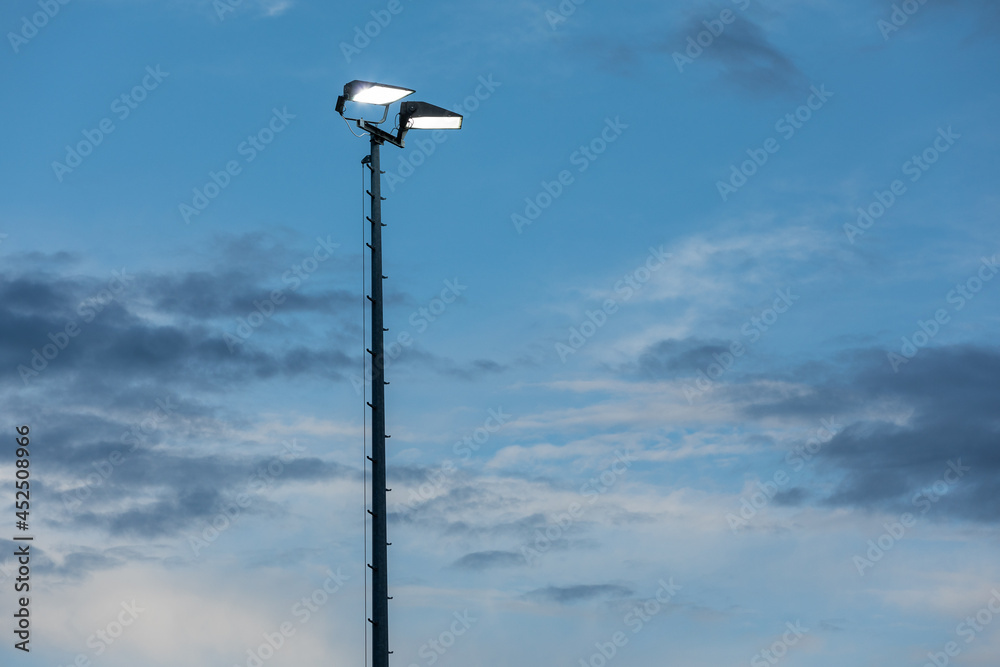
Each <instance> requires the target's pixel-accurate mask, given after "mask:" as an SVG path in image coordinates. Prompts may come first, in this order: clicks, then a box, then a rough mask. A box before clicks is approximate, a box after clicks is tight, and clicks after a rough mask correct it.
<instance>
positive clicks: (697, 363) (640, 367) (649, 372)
mask: <svg viewBox="0 0 1000 667" xmlns="http://www.w3.org/2000/svg"><path fill="white" fill-rule="evenodd" d="M728 350H729V343H726V342H723V341H707V340H700V339H696V338H687V339H684V340H680V339H676V338H670V339H666V340H662V341H660V342H658V343H654V344H652V345H650V346H649V347H647V348H646V349H645V350H643V351H642V353H640V355H639V358H638V359H637V360H636V362H635V364H634V365H632V366H630V367H628V368H626V369H624V370H626V371H628V372H632V373H638V374H641V375H643V376H645V377H650V378H653V379H672V378H676V377H687V376H692V375H695V374H697V373H698V371H700V370H704V369H705V368H706V367H707V366H708V365H709V364H711V363H712V362H713V361H714V360H715V359H714V357H713V356H712V355H715V354H722V353H724V352H727V351H728Z"/></svg>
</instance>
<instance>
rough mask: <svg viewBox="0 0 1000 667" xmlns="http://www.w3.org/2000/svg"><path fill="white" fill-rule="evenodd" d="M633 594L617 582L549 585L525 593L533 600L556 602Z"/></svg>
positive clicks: (585, 600) (569, 602)
mask: <svg viewBox="0 0 1000 667" xmlns="http://www.w3.org/2000/svg"><path fill="white" fill-rule="evenodd" d="M631 594H632V590H631V589H629V588H626V587H624V586H619V585H616V584H591V585H582V584H581V585H577V586H547V587H545V588H537V589H535V590H533V591H529V592H527V593H525V595H524V597H525V598H526V599H528V600H531V601H533V602H555V603H556V604H575V603H577V602H587V601H589V600H594V599H615V598H623V597H627V596H629V595H631Z"/></svg>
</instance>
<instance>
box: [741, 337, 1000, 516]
mask: <svg viewBox="0 0 1000 667" xmlns="http://www.w3.org/2000/svg"><path fill="white" fill-rule="evenodd" d="M841 361H842V362H843V363H844V364H845V365H846V368H841V369H840V370H836V369H834V368H832V367H831V368H829V369H828V370H829V372H830V374H829V375H827V376H825V377H816V376H812V377H808V378H803V377H800V378H796V379H797V380H798V381H799V382H808V384H810V385H811V390H810V391H808V392H805V393H802V394H796V395H791V396H789V395H781V396H779V395H772V396H768V395H767V394H766V393H765V392H763V391H758V392H757V393H756V395H755V402H754V403H753V404H752V405H751V406H750V407H748V408H747V414H748V416H749V417H752V418H762V417H774V416H780V417H793V418H796V419H800V420H816V422H817V423H818V422H819V420H820V419H821V418H823V417H830V416H837V415H841V416H843V415H849V414H869V415H870V414H874V415H878V414H879V413H884V414H885V415H886V416H885V417H884V418H879V417H877V416H874V417H866V418H865V419H863V420H860V421H855V422H854V423H850V424H846V425H844V427H843V429H842V430H840V431H839V432H838V433H837V434H836V435H835V436H834V437H833V439H831V440H830V441H829V442H827V443H826V444H824V445H823V446H822V448H821V449H820V451H819V452H818V454H817V457H816V461H817V463H816V471H817V472H818V473H819V474H821V475H825V476H827V477H828V478H829V479H830V480H832V481H833V482H834V489H833V490H832V492H830V493H827V494H825V495H823V496H815V495H807V494H806V493H805V492H800V491H798V490H794V489H793V490H791V491H790V492H788V493H787V494H786V495H785V497H784V498H783V500H784V501H785V502H786V503H789V504H801V503H804V502H810V501H811V502H815V503H820V504H826V505H833V506H849V507H856V508H861V509H881V510H890V511H899V512H903V511H909V512H911V513H921V514H922V513H924V512H926V513H927V514H928V516H934V517H939V518H942V519H944V518H949V517H952V518H960V519H968V520H974V521H984V522H996V521H1000V382H998V381H997V378H998V377H1000V349H997V348H982V347H973V346H951V347H941V348H929V349H923V350H920V352H919V354H918V355H917V356H915V357H914V358H913V359H912V360H911V361H910V362H909V363H908V364H905V365H903V366H901V367H900V369H899V372H898V373H896V372H893V370H892V368H891V367H890V365H889V363H888V361H887V358H886V353H885V352H884V351H879V350H875V351H873V350H865V351H859V352H855V353H853V354H852V355H845V357H844V359H842V360H841ZM812 371H813V372H814V373H815V371H816V369H815V367H814V368H813V369H812ZM790 379H792V378H790ZM747 391H749V390H747ZM903 415H905V416H906V419H905V421H903V422H902V423H900V422H899V420H898V418H899V417H900V416H903ZM841 419H843V417H841ZM958 466H961V468H962V470H961V474H959V472H958ZM966 467H967V468H968V470H967V471H965V470H964V468H966ZM949 471H951V472H949ZM935 484H936V485H937V486H936V487H935ZM942 491H944V492H943V493H942Z"/></svg>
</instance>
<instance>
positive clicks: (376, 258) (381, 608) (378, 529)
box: [369, 133, 389, 667]
mask: <svg viewBox="0 0 1000 667" xmlns="http://www.w3.org/2000/svg"><path fill="white" fill-rule="evenodd" d="M371 143H372V147H371V156H370V157H371V164H370V165H369V168H370V169H371V172H372V177H371V191H370V193H369V194H370V195H371V200H372V203H371V211H372V215H371V218H370V220H371V223H372V233H371V239H372V242H371V251H372V282H371V289H372V293H371V301H372V348H371V352H372V402H371V406H372V456H371V459H372V509H371V512H372V562H371V567H372V618H371V621H372V667H389V577H388V574H389V572H388V570H389V568H388V554H387V553H386V546H387V545H388V542H387V539H386V538H387V533H386V499H385V492H386V488H385V438H386V435H385V384H386V383H385V355H384V351H383V343H382V333H383V331H384V329H383V328H382V280H383V278H384V276H383V275H382V171H381V169H380V168H379V146H380V145H381V144H382V139H380V138H378V137H376V136H375V135H374V133H373V134H372V136H371Z"/></svg>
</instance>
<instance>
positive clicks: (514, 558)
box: [452, 551, 527, 570]
mask: <svg viewBox="0 0 1000 667" xmlns="http://www.w3.org/2000/svg"><path fill="white" fill-rule="evenodd" d="M525 565H527V561H526V560H525V559H524V557H523V556H522V555H521V554H519V553H516V552H514V551H475V552H473V553H469V554H465V555H464V556H462V557H461V558H459V559H458V560H456V561H455V562H454V563H452V567H456V568H458V569H460V570H488V569H491V568H497V567H523V566H525Z"/></svg>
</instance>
